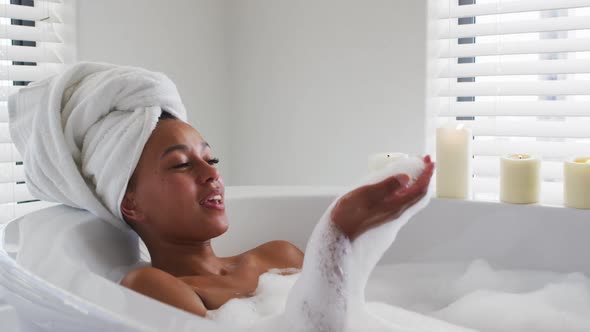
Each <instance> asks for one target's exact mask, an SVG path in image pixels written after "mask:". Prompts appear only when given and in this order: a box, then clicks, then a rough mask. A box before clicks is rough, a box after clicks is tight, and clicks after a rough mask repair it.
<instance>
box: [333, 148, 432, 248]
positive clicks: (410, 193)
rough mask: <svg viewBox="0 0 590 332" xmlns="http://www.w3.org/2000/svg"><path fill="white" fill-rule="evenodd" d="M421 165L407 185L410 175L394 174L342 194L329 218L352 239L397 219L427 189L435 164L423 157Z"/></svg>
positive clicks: (427, 157)
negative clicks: (415, 176)
mask: <svg viewBox="0 0 590 332" xmlns="http://www.w3.org/2000/svg"><path fill="white" fill-rule="evenodd" d="M424 164H425V166H424V170H423V171H422V173H421V174H420V176H418V178H417V179H416V180H415V181H414V183H412V184H411V185H409V186H408V183H409V182H410V179H409V177H408V176H407V175H406V174H397V175H393V176H390V177H389V178H387V179H385V180H383V181H381V182H377V183H375V184H370V185H365V186H362V187H359V188H357V189H355V190H353V191H351V192H349V193H347V194H346V195H344V196H342V197H341V198H340V199H339V200H338V201H337V202H336V205H335V206H334V208H333V209H332V213H331V216H330V217H331V221H332V222H333V223H334V224H335V225H336V226H338V227H339V228H340V230H341V231H342V232H343V233H344V234H346V235H347V236H348V237H349V238H350V239H351V240H354V239H355V238H356V237H357V236H359V235H360V234H362V233H364V232H366V231H367V230H368V229H370V228H372V227H376V226H378V225H380V224H382V223H384V222H387V221H388V220H393V219H396V218H397V217H399V216H400V215H401V214H402V213H403V212H404V211H405V210H406V209H407V208H408V207H410V206H412V205H413V204H414V203H416V202H417V201H419V200H420V199H421V198H422V197H424V195H425V194H426V192H427V191H428V185H429V183H430V178H431V176H432V172H433V170H434V163H432V162H431V160H430V157H429V156H426V157H425V158H424Z"/></svg>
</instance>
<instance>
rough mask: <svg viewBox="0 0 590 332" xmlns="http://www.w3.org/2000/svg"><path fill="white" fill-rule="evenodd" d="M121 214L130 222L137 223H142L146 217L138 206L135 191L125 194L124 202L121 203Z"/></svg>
mask: <svg viewBox="0 0 590 332" xmlns="http://www.w3.org/2000/svg"><path fill="white" fill-rule="evenodd" d="M121 214H122V215H123V217H125V219H126V220H128V221H132V222H135V223H141V222H142V221H143V217H144V215H143V213H142V212H141V209H140V208H139V206H138V204H137V201H136V199H135V193H134V192H133V191H128V192H126V193H125V196H123V201H121Z"/></svg>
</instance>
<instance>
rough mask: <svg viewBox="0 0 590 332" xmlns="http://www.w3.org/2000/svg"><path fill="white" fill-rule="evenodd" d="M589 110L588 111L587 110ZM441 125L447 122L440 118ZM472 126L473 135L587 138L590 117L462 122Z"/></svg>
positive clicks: (477, 119) (493, 119) (481, 118)
mask: <svg viewBox="0 0 590 332" xmlns="http://www.w3.org/2000/svg"><path fill="white" fill-rule="evenodd" d="M589 112H590V111H589ZM439 121H440V122H441V125H442V124H444V123H446V122H448V120H447V119H445V118H440V120H439ZM464 123H465V124H467V125H468V126H469V127H471V128H472V132H473V135H474V136H496V137H500V136H502V137H544V138H587V137H588V135H589V134H590V133H589V131H590V118H569V119H560V120H553V121H548V120H544V119H537V118H523V117H521V118H516V119H507V118H483V117H476V118H475V119H474V120H467V121H465V122H464Z"/></svg>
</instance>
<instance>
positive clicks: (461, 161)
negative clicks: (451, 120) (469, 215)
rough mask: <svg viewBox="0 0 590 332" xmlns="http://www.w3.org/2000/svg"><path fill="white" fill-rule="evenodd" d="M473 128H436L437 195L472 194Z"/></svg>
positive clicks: (458, 195) (459, 196)
mask: <svg viewBox="0 0 590 332" xmlns="http://www.w3.org/2000/svg"><path fill="white" fill-rule="evenodd" d="M472 140H473V136H472V134H471V129H469V128H464V127H463V125H461V124H460V125H458V126H457V127H454V128H453V127H442V128H437V129H436V195H437V196H438V197H447V198H464V199H465V198H469V197H470V196H471V173H472V172H471V160H472V159H473V154H472V152H471V141H472Z"/></svg>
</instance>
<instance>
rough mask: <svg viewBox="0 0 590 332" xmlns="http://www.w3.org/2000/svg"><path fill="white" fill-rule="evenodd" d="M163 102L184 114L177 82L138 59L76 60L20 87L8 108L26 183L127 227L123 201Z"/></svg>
mask: <svg viewBox="0 0 590 332" xmlns="http://www.w3.org/2000/svg"><path fill="white" fill-rule="evenodd" d="M162 110H165V111H166V112H168V113H170V114H172V115H173V116H175V117H177V118H179V119H180V120H182V121H186V110H185V108H184V105H183V104H182V101H181V99H180V96H179V95H178V91H177V90H176V86H175V85H174V83H172V81H170V79H169V78H168V77H166V76H165V75H163V74H161V73H155V72H151V71H148V70H145V69H141V68H135V67H122V66H115V65H110V64H104V63H78V64H75V65H73V66H71V67H69V68H68V69H66V70H65V71H64V72H63V73H61V74H59V75H55V76H52V77H50V78H47V79H45V80H42V81H38V82H35V83H32V84H30V85H29V86H27V87H25V88H23V89H21V90H20V91H19V92H18V93H16V94H15V95H13V96H11V97H10V99H9V105H8V111H9V117H10V118H9V121H10V134H11V136H12V140H13V141H14V143H15V145H16V147H17V149H18V151H19V152H20V153H21V155H22V157H23V162H24V167H25V180H26V183H27V186H28V189H29V191H30V192H31V194H32V195H33V196H35V197H37V198H39V199H42V200H47V201H52V202H59V203H63V204H66V205H70V206H73V207H77V208H81V209H86V210H88V211H90V212H92V213H93V214H95V215H96V216H98V217H101V218H102V219H104V220H106V221H108V222H110V223H111V224H113V225H114V226H116V227H119V228H121V229H124V230H127V229H129V227H128V226H127V225H126V224H125V222H124V221H123V216H122V214H121V211H120V205H121V201H122V199H123V196H124V194H125V190H126V189H127V184H128V182H129V179H130V178H131V175H132V174H133V171H134V169H135V167H136V165H137V162H138V160H139V157H140V156H141V153H142V151H143V147H144V145H145V143H146V142H147V140H148V138H149V136H150V134H151V132H152V131H153V129H154V128H155V126H156V124H157V122H158V118H159V116H160V114H161V112H162Z"/></svg>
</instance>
